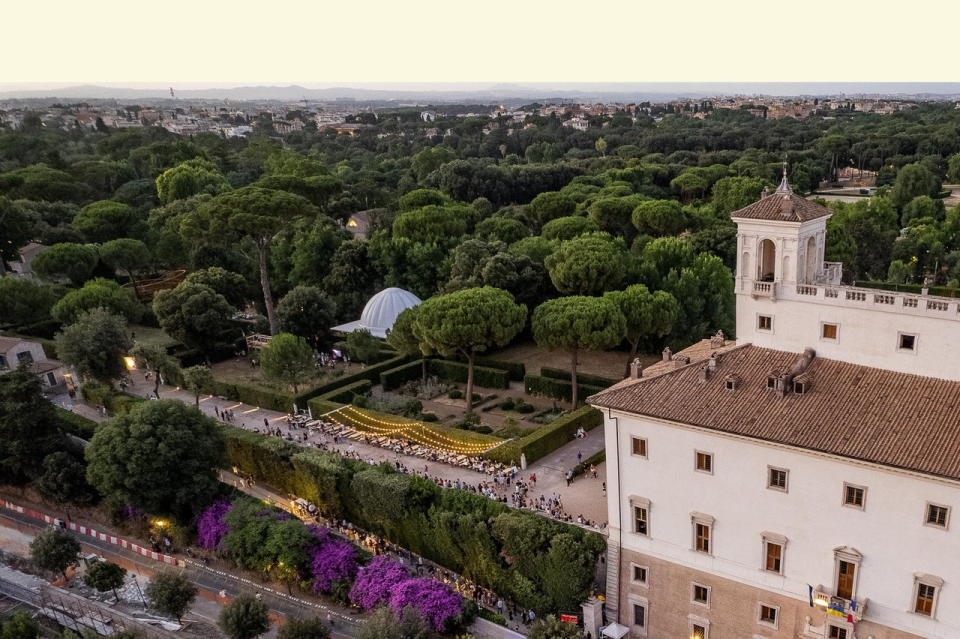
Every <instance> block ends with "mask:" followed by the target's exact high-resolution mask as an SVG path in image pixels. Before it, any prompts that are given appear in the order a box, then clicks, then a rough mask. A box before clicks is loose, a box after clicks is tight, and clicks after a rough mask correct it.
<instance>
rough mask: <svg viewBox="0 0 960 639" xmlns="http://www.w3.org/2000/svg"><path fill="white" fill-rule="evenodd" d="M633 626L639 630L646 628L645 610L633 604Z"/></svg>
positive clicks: (641, 606)
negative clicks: (639, 628)
mask: <svg viewBox="0 0 960 639" xmlns="http://www.w3.org/2000/svg"><path fill="white" fill-rule="evenodd" d="M633 625H635V626H640V627H641V628H645V627H646V626H647V609H646V608H645V607H644V606H643V605H641V604H633Z"/></svg>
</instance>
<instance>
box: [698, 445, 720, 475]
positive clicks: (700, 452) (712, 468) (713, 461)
mask: <svg viewBox="0 0 960 639" xmlns="http://www.w3.org/2000/svg"><path fill="white" fill-rule="evenodd" d="M700 455H706V456H707V457H709V458H710V470H703V469H702V468H697V465H698V463H699V462H700V459H699V457H700ZM716 461H717V460H716V456H715V455H714V454H713V453H710V452H707V451H705V450H695V451H694V452H693V469H694V470H695V471H697V472H698V473H703V474H704V475H712V474H713V473H714V471H715V470H716V468H717V464H716Z"/></svg>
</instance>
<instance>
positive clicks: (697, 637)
mask: <svg viewBox="0 0 960 639" xmlns="http://www.w3.org/2000/svg"><path fill="white" fill-rule="evenodd" d="M690 637H691V638H692V639H707V628H706V626H701V625H700V624H697V623H695V624H693V628H692V632H691V633H690Z"/></svg>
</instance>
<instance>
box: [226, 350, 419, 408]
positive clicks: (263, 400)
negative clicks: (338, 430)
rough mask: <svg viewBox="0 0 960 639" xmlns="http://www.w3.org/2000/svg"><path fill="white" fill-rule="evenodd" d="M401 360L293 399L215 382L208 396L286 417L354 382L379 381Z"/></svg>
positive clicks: (280, 393) (261, 389) (290, 395)
mask: <svg viewBox="0 0 960 639" xmlns="http://www.w3.org/2000/svg"><path fill="white" fill-rule="evenodd" d="M404 359H405V358H404V357H394V358H393V359H389V360H386V361H383V362H381V363H380V364H376V365H374V366H367V367H366V368H364V369H362V370H360V371H357V372H356V373H352V374H350V375H344V376H342V377H338V378H336V379H334V380H331V381H329V382H327V383H326V384H320V385H319V386H314V387H313V388H310V389H307V390H305V391H303V392H302V393H298V394H296V395H294V394H293V393H288V392H284V391H280V390H273V389H270V388H264V387H262V386H248V385H246V384H236V383H229V382H221V381H216V380H215V381H214V385H213V388H212V389H211V392H212V393H213V394H214V395H217V396H219V397H226V398H227V399H231V400H233V401H235V402H243V403H244V404H250V405H251V406H259V407H260V408H266V409H269V410H276V411H281V412H284V413H287V412H290V411H291V410H293V407H294V404H296V406H297V408H306V407H307V405H308V402H309V401H310V400H311V399H313V398H315V397H322V396H324V395H329V394H330V393H332V392H333V391H336V390H338V389H341V388H344V387H346V386H350V387H353V385H355V384H356V383H357V382H362V381H364V380H366V381H368V382H369V383H370V384H373V383H376V382H377V381H379V378H380V373H381V372H382V371H385V370H389V369H391V368H394V367H396V366H397V365H398V364H401V363H402V362H403V361H404ZM357 388H359V387H357ZM367 390H369V385H368V386H367V388H366V390H364V391H363V392H366V391H367ZM354 392H359V391H354ZM338 397H340V395H338ZM352 397H353V395H352V394H351V395H350V398H352ZM350 398H348V399H346V400H345V401H343V402H341V404H344V403H349V402H350ZM328 399H330V398H328ZM334 401H339V399H335V400H334ZM324 412H326V411H324Z"/></svg>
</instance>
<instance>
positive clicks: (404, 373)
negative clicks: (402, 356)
mask: <svg viewBox="0 0 960 639" xmlns="http://www.w3.org/2000/svg"><path fill="white" fill-rule="evenodd" d="M422 370H423V360H422V359H418V360H415V361H413V362H410V363H409V364H404V365H403V366H397V367H396V368H391V369H390V370H388V371H384V372H382V373H380V385H381V386H383V390H385V391H389V390H393V389H394V388H400V387H401V386H403V385H404V384H405V383H407V382H409V381H410V380H412V379H420V375H421V372H422Z"/></svg>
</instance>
